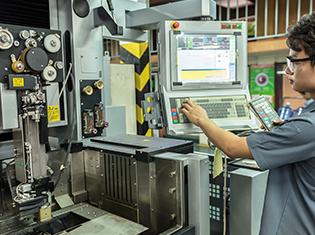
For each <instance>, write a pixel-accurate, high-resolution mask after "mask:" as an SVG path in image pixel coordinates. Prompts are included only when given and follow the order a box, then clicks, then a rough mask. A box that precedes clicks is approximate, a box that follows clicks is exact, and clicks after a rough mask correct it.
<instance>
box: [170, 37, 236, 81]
mask: <svg viewBox="0 0 315 235" xmlns="http://www.w3.org/2000/svg"><path fill="white" fill-rule="evenodd" d="M235 47H236V36H235V35H233V34H222V35H220V34H219V35H218V34H191V33H181V34H179V35H176V48H177V51H176V52H177V76H176V78H177V81H176V82H179V83H182V84H185V83H214V84H217V83H233V82H235V81H236V50H235Z"/></svg>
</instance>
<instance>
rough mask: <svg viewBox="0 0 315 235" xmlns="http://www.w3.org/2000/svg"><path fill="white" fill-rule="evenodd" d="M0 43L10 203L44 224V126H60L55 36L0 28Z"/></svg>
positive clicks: (59, 57) (48, 191)
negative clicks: (11, 169)
mask: <svg viewBox="0 0 315 235" xmlns="http://www.w3.org/2000/svg"><path fill="white" fill-rule="evenodd" d="M0 38H1V40H0V41H1V42H0V82H1V84H0V86H1V92H0V97H1V128H2V130H7V131H11V130H12V131H13V140H14V146H15V159H14V161H15V176H16V180H17V182H18V185H17V186H16V190H15V193H14V192H13V189H12V185H11V186H10V187H11V189H10V190H11V193H12V198H13V203H15V204H16V206H17V208H18V210H19V212H20V215H28V214H34V213H36V212H39V217H40V218H39V220H45V219H49V217H50V215H51V213H50V212H49V211H50V210H51V205H52V204H51V203H52V192H53V190H54V184H53V182H52V180H51V178H50V176H51V174H52V172H51V169H50V168H49V167H48V155H47V146H48V145H49V143H48V126H49V124H52V125H58V126H61V125H64V124H66V117H65V110H66V106H65V103H64V101H65V100H64V97H61V99H56V97H58V96H59V91H60V89H61V87H62V85H63V81H64V71H63V66H54V65H55V64H59V65H62V64H63V53H62V48H61V33H60V31H53V30H47V29H38V28H27V27H22V26H14V25H5V24H1V25H0ZM52 102H55V103H54V104H53V103H52ZM51 108H53V110H52V109H51ZM43 214H45V215H46V216H42V215H43Z"/></svg>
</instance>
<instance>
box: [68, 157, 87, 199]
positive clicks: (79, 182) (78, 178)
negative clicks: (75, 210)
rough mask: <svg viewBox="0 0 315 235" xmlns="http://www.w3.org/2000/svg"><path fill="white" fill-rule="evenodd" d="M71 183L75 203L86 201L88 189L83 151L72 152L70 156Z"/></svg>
mask: <svg viewBox="0 0 315 235" xmlns="http://www.w3.org/2000/svg"><path fill="white" fill-rule="evenodd" d="M70 159H71V160H70V161H71V165H70V167H71V169H70V182H71V183H70V185H71V194H72V196H73V201H74V202H75V203H78V202H83V201H86V199H87V191H86V183H85V179H86V178H85V174H84V156H83V152H78V153H72V154H71V156H70Z"/></svg>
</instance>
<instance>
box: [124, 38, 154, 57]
mask: <svg viewBox="0 0 315 235" xmlns="http://www.w3.org/2000/svg"><path fill="white" fill-rule="evenodd" d="M120 46H121V47H122V48H124V49H125V50H127V51H128V52H129V53H130V54H132V55H134V56H135V57H137V58H138V59H140V58H141V57H142V55H143V53H144V52H145V51H146V50H147V48H148V43H146V42H143V43H121V44H120Z"/></svg>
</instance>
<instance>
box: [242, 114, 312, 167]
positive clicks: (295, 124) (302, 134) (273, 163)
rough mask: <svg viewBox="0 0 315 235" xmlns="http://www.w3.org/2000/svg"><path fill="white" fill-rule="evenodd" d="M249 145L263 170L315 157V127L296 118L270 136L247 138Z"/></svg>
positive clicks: (259, 133) (305, 120) (265, 133)
mask: <svg viewBox="0 0 315 235" xmlns="http://www.w3.org/2000/svg"><path fill="white" fill-rule="evenodd" d="M247 144H248V147H249V149H250V151H251V153H252V156H253V158H254V159H255V160H256V162H257V164H258V166H259V167H260V168H261V169H262V170H266V169H273V168H277V167H280V166H283V165H287V164H291V163H295V162H300V161H304V160H307V159H310V158H313V157H315V126H314V123H312V121H311V120H310V119H305V118H304V119H303V118H296V119H291V120H290V121H288V122H286V123H284V124H283V125H281V126H279V127H275V128H273V129H272V131H270V132H258V133H255V134H252V135H250V136H248V137H247Z"/></svg>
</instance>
